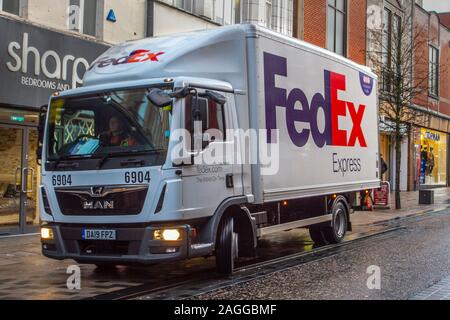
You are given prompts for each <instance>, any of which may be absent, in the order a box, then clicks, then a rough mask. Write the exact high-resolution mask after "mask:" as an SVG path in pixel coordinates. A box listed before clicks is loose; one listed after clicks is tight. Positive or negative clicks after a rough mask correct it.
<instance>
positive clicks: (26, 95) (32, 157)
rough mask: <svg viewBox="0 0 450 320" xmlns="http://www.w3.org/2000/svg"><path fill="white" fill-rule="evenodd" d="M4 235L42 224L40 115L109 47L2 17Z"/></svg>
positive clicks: (0, 219)
mask: <svg viewBox="0 0 450 320" xmlns="http://www.w3.org/2000/svg"><path fill="white" fill-rule="evenodd" d="M0 30H2V36H1V37H0V236H1V235H5V234H16V233H27V232H33V231H35V230H36V227H37V225H38V224H39V210H38V208H39V197H38V190H39V185H40V167H39V166H38V165H37V162H36V149H37V143H38V132H37V127H38V122H39V110H40V107H41V106H42V105H45V104H47V102H48V100H49V97H50V95H51V94H52V93H53V92H55V91H61V90H66V89H70V88H74V87H77V86H80V85H81V84H82V77H83V74H84V72H85V71H86V69H87V68H88V67H89V65H90V63H92V62H93V61H94V60H95V58H96V57H97V56H99V55H100V54H101V53H103V52H104V51H105V50H106V49H107V48H108V46H107V45H105V44H103V43H99V42H96V41H89V40H86V39H83V38H79V37H77V36H76V35H71V34H65V33H59V32H55V31H52V30H48V29H45V28H40V27H38V26H36V25H32V24H28V23H25V22H23V21H21V20H20V21H19V20H16V19H14V18H10V17H3V16H0Z"/></svg>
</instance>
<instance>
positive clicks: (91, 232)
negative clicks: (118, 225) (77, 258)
mask: <svg viewBox="0 0 450 320" xmlns="http://www.w3.org/2000/svg"><path fill="white" fill-rule="evenodd" d="M81 238H82V239H83V240H116V230H102V229H83V230H82V231H81Z"/></svg>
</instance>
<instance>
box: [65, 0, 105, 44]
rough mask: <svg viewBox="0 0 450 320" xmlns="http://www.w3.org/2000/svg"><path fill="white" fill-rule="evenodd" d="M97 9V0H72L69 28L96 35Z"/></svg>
mask: <svg viewBox="0 0 450 320" xmlns="http://www.w3.org/2000/svg"><path fill="white" fill-rule="evenodd" d="M97 9H98V1H96V0H70V10H69V26H68V27H69V30H75V31H78V32H80V33H83V34H87V35H90V36H96V34H97Z"/></svg>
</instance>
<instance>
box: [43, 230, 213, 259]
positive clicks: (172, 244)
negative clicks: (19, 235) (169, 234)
mask: <svg viewBox="0 0 450 320" xmlns="http://www.w3.org/2000/svg"><path fill="white" fill-rule="evenodd" d="M43 227H45V228H49V229H51V230H52V238H51V239H41V242H42V253H43V254H44V256H46V257H48V258H53V259H58V260H63V259H74V260H75V261H77V262H79V263H97V262H110V263H117V264H120V263H123V264H129V263H142V264H150V263H158V262H169V261H176V260H183V259H187V258H193V257H201V256H208V255H210V254H212V252H213V250H214V245H213V243H195V242H194V239H193V238H194V232H193V231H194V230H193V229H192V228H191V227H190V226H189V225H175V226H170V229H177V230H178V231H179V232H180V235H181V236H180V239H179V240H176V241H165V240H155V239H154V236H153V235H154V231H155V230H161V229H164V227H161V226H146V227H116V226H106V227H105V226H101V227H99V226H83V227H81V226H64V225H58V224H48V225H45V226H43ZM84 228H86V229H107V230H110V229H113V230H116V240H111V241H107V240H84V239H82V230H83V229H84Z"/></svg>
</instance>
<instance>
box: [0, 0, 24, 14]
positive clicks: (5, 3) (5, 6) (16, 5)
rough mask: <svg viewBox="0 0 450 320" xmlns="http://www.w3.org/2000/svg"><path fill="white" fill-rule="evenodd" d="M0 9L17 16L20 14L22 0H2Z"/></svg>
mask: <svg viewBox="0 0 450 320" xmlns="http://www.w3.org/2000/svg"><path fill="white" fill-rule="evenodd" d="M0 9H1V10H2V11H5V12H9V13H12V14H15V15H19V14H20V0H0Z"/></svg>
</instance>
